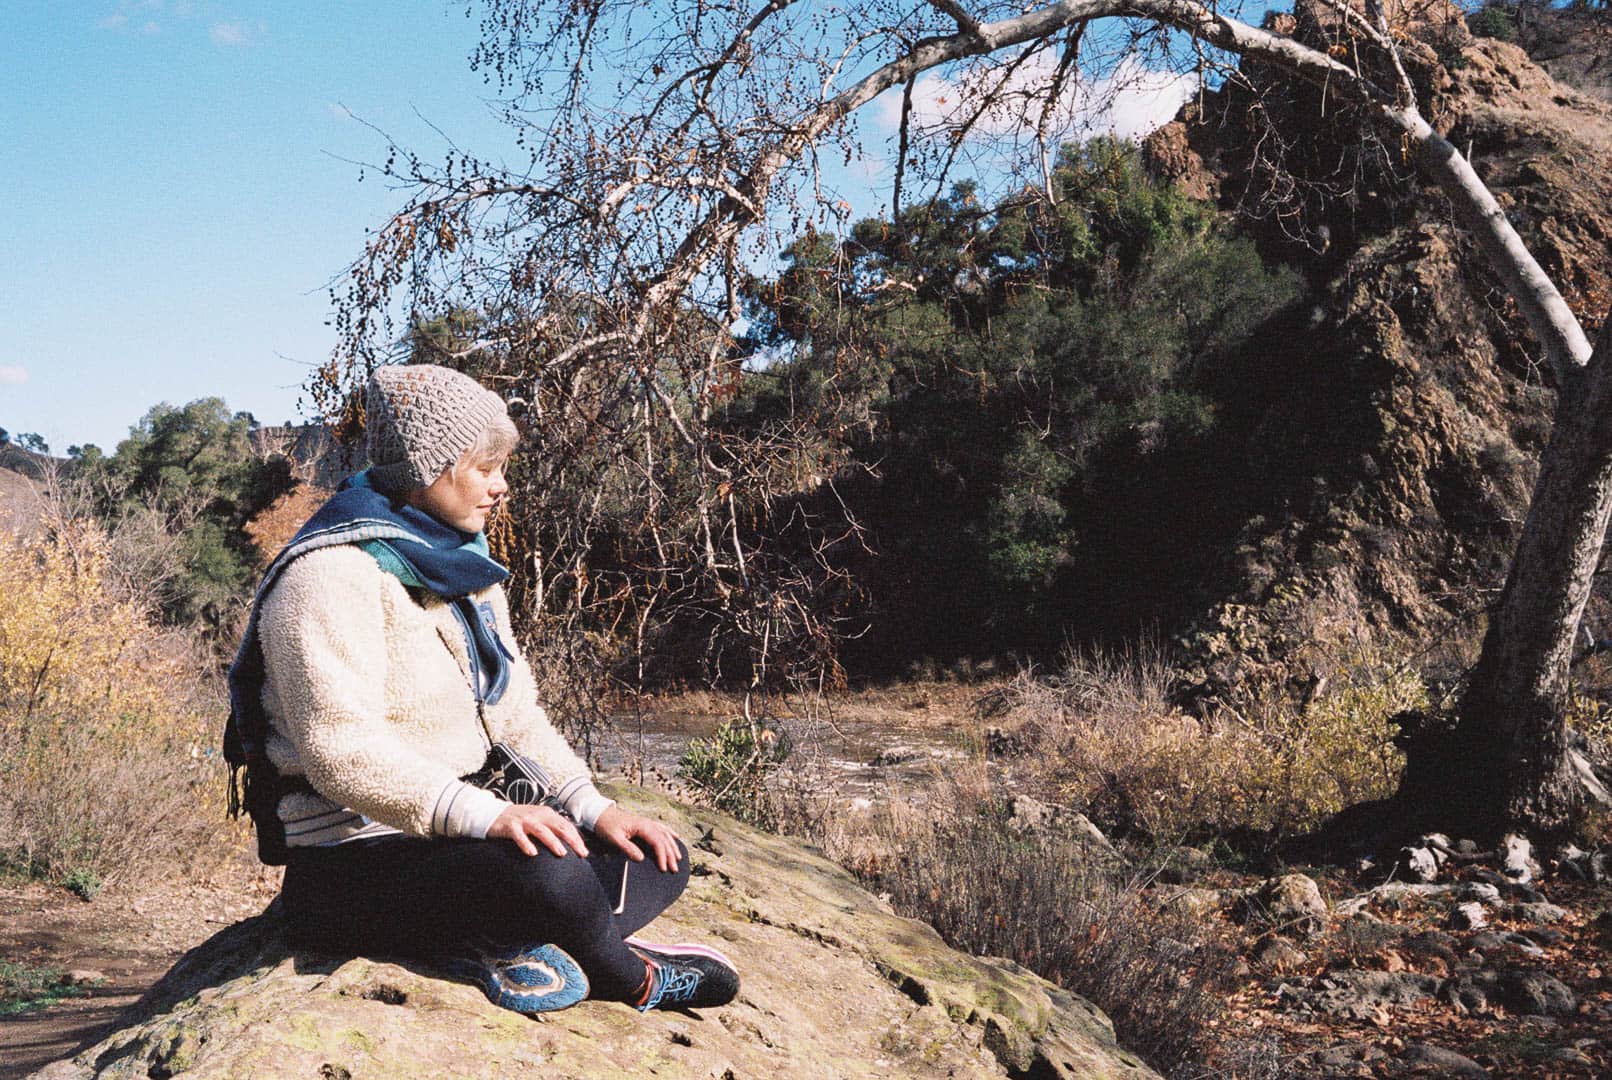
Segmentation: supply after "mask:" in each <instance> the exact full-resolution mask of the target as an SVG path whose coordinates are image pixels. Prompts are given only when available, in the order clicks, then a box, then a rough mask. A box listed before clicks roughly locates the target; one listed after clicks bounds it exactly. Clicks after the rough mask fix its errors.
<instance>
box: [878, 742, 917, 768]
mask: <svg viewBox="0 0 1612 1080" xmlns="http://www.w3.org/2000/svg"><path fill="white" fill-rule="evenodd" d="M922 756H923V751H921V750H918V749H915V748H914V747H911V746H887V747H885V748H884V749H883V750H880V751H879V752H878V753H877V754H874V755H873V760H871V761H869V762H868V764H869V765H870V766H872V767H874V768H888V767H889V766H891V765H905V764H907V763H908V762H911V761H916V760H917V759H918V758H920V757H922Z"/></svg>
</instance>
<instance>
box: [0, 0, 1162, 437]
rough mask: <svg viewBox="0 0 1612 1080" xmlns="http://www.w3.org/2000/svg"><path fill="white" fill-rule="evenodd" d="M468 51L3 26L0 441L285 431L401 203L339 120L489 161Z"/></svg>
mask: <svg viewBox="0 0 1612 1080" xmlns="http://www.w3.org/2000/svg"><path fill="white" fill-rule="evenodd" d="M477 29H478V27H477V22H476V19H475V18H474V17H470V18H467V17H466V15H465V4H464V3H454V4H447V3H443V2H441V0H392V2H380V0H341V2H337V3H311V2H300V0H299V2H287V0H278V2H268V0H261V2H260V0H56V2H48V0H6V2H5V3H4V4H0V34H3V35H4V40H5V42H6V45H7V49H6V53H7V56H6V62H5V64H4V65H0V132H3V133H4V145H5V148H6V168H4V169H3V170H0V247H3V250H4V252H5V256H6V257H5V258H4V259H0V301H3V304H4V311H5V313H6V316H7V318H8V321H9V324H10V325H9V327H8V331H9V332H8V333H6V334H4V335H3V336H0V427H4V428H6V429H8V430H9V431H11V432H12V433H13V434H16V433H20V432H24V431H34V432H38V433H39V434H41V435H43V436H44V438H45V439H46V440H47V441H48V442H49V443H50V445H51V447H52V449H53V450H54V451H55V452H56V453H58V454H60V453H63V452H65V451H66V449H67V447H68V446H69V445H73V444H82V443H87V442H93V443H96V444H98V445H100V446H101V447H102V448H103V449H106V450H111V449H112V448H114V447H115V446H116V445H117V443H118V441H119V440H120V439H122V438H123V437H124V436H125V435H126V434H127V433H128V429H129V426H130V425H131V424H133V423H135V422H136V421H137V420H138V419H139V418H140V417H141V416H142V415H143V414H144V413H145V411H146V410H147V409H148V408H149V407H150V406H151V405H153V404H155V403H157V402H159V401H168V402H172V403H174V404H182V403H184V402H187V401H190V400H193V399H195V398H198V397H204V396H210V395H217V396H221V397H223V398H224V399H225V400H226V401H227V402H228V403H229V405H230V407H231V408H233V409H238V410H246V411H249V412H251V413H252V414H253V415H255V416H256V417H257V418H258V419H259V420H260V421H262V422H264V423H278V422H281V421H284V420H287V419H293V418H297V417H298V416H299V413H298V399H299V397H300V396H301V392H300V384H301V383H302V381H303V379H304V378H305V377H306V375H307V372H308V369H309V367H310V366H311V365H314V364H317V363H319V362H321V361H322V360H324V359H325V358H326V357H327V356H328V355H329V353H330V350H331V348H332V346H333V345H334V344H335V336H334V334H333V332H332V331H331V329H330V328H329V327H328V326H327V325H325V324H326V321H327V320H328V318H329V316H330V311H329V299H328V294H327V291H326V284H327V282H328V281H329V280H330V279H331V278H332V277H333V276H335V275H337V274H339V273H340V272H341V271H342V269H343V268H344V267H345V266H346V265H347V263H348V262H349V261H350V260H352V259H353V258H354V257H355V256H357V255H358V254H359V253H360V252H361V250H362V248H363V244H364V230H365V228H366V227H373V226H376V225H378V224H379V223H381V222H382V221H383V220H384V219H385V217H386V214H387V213H388V212H389V211H390V210H392V209H394V208H395V207H396V206H397V205H398V204H399V202H400V201H401V198H402V196H401V195H400V194H399V193H398V192H396V191H391V190H388V188H387V187H386V186H385V185H384V183H383V182H382V181H381V180H379V179H378V178H377V177H376V176H375V175H374V174H373V173H372V174H370V175H369V177H368V178H367V179H365V180H364V181H363V182H362V183H360V182H359V180H358V175H359V170H358V167H357V166H356V165H354V164H352V161H354V160H368V161H377V160H380V159H383V158H384V156H385V149H384V143H383V141H382V140H381V138H380V137H379V136H378V135H377V134H376V133H375V132H374V131H371V130H370V129H368V128H366V127H365V126H364V125H363V124H360V123H358V122H356V121H355V120H354V119H353V114H356V115H357V116H359V117H362V118H363V119H364V120H366V121H368V122H370V123H372V124H374V125H376V126H377V127H379V128H381V129H383V130H385V131H386V132H388V133H389V134H391V135H392V136H394V137H395V138H397V139H398V141H399V142H400V143H401V144H402V145H405V146H411V147H413V148H416V149H418V150H421V151H424V152H425V153H426V154H427V156H431V155H433V154H434V153H435V152H437V151H439V150H440V149H441V148H442V142H441V139H440V137H439V136H437V135H436V134H434V133H433V132H432V130H431V126H430V124H435V125H437V126H439V127H441V128H442V129H444V130H445V131H447V132H448V133H450V134H451V135H452V136H453V137H454V138H455V140H456V141H458V142H459V143H460V144H461V145H464V146H465V147H467V148H470V149H473V150H475V151H476V152H478V153H480V154H482V155H483V156H491V155H496V153H497V151H498V149H500V148H502V147H504V146H506V145H507V140H505V139H504V138H503V136H502V134H501V130H500V128H499V126H498V124H497V123H496V121H495V120H494V118H493V117H492V115H491V111H490V109H489V107H488V105H487V99H488V98H489V96H490V94H489V91H488V89H487V87H486V86H485V85H484V84H483V82H482V80H481V77H480V76H479V75H477V74H476V73H474V72H472V71H471V70H470V68H469V64H468V62H467V60H466V58H467V56H468V54H469V52H470V50H471V48H472V47H473V45H474V43H475V40H476V33H477ZM947 93H948V90H947V87H946V86H945V85H944V84H943V82H941V81H939V80H936V81H933V82H931V83H930V84H929V86H928V88H927V91H923V90H922V89H921V93H920V107H922V106H923V105H924V99H926V98H927V99H928V100H931V101H932V100H937V99H938V100H945V97H946V95H947ZM1165 96H1166V98H1168V96H1169V95H1168V93H1167V94H1166V95H1165ZM883 104H884V103H882V102H881V103H877V104H876V105H875V109H874V111H873V113H872V114H870V123H872V124H874V125H876V126H877V127H886V126H890V125H893V122H894V113H893V112H892V110H890V109H881V106H882V105H883ZM1173 108H1174V106H1173V104H1171V103H1169V101H1167V100H1166V101H1165V103H1164V104H1163V105H1162V106H1161V105H1158V104H1144V105H1143V106H1141V107H1140V109H1139V110H1133V111H1137V112H1138V113H1139V114H1145V115H1148V116H1158V117H1161V118H1162V116H1165V115H1168V113H1169V112H1172V111H1173ZM427 121H429V122H430V124H428V123H427ZM830 156H831V157H832V156H833V155H830ZM887 173H888V169H887V167H884V166H883V165H882V162H881V161H879V160H877V159H874V160H871V161H867V162H860V163H857V165H856V166H855V167H854V168H853V171H852V172H851V173H848V174H846V175H845V176H844V177H842V178H841V183H843V184H846V185H850V186H853V187H854V186H858V185H863V186H867V185H868V182H869V181H872V182H873V183H874V184H877V183H878V181H879V180H880V179H881V176H882V175H883V174H887ZM858 194H861V195H862V198H857V197H855V196H856V195H858ZM849 197H851V198H852V201H853V202H854V203H856V204H857V205H856V209H857V212H858V213H863V212H868V211H871V210H872V209H873V207H874V205H875V203H874V202H873V201H872V200H873V198H874V196H873V192H872V189H871V187H870V186H869V187H868V188H867V190H866V191H865V192H855V193H851V194H850V196H849ZM881 197H887V196H881ZM864 198H866V199H867V200H868V201H867V202H865V203H864V202H863V199H864Z"/></svg>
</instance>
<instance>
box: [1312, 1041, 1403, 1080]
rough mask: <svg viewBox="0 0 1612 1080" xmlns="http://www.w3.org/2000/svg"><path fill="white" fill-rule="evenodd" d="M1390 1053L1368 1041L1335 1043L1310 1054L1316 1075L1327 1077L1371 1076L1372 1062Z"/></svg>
mask: <svg viewBox="0 0 1612 1080" xmlns="http://www.w3.org/2000/svg"><path fill="white" fill-rule="evenodd" d="M1387 1056H1388V1055H1387V1054H1386V1053H1384V1052H1383V1051H1382V1049H1380V1048H1379V1047H1376V1046H1373V1045H1372V1044H1370V1043H1366V1042H1342V1043H1335V1044H1334V1045H1332V1046H1329V1047H1327V1048H1326V1049H1324V1050H1317V1051H1315V1052H1314V1053H1312V1054H1311V1055H1310V1062H1311V1063H1312V1067H1313V1068H1314V1070H1315V1075H1317V1076H1325V1077H1357V1076H1370V1075H1371V1067H1370V1066H1371V1064H1372V1063H1373V1062H1376V1061H1381V1060H1383V1059H1384V1058H1386V1057H1387Z"/></svg>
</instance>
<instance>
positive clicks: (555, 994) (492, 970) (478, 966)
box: [447, 945, 588, 1013]
mask: <svg viewBox="0 0 1612 1080" xmlns="http://www.w3.org/2000/svg"><path fill="white" fill-rule="evenodd" d="M447 966H448V968H449V970H450V971H452V972H453V973H454V974H456V975H460V976H462V977H464V978H466V979H468V980H469V981H470V982H472V983H475V984H476V985H477V986H480V987H481V988H482V990H483V991H484V992H485V993H486V995H487V998H488V1000H490V1001H491V1002H492V1003H493V1004H494V1005H499V1006H502V1007H503V1008H505V1009H509V1010H510V1011H511V1012H518V1013H542V1012H553V1011H555V1010H556V1009H569V1008H570V1007H571V1006H573V1005H575V1004H576V1003H577V1002H579V1001H581V1000H582V999H583V998H585V997H587V996H588V977H587V976H586V975H584V974H583V973H582V969H581V968H580V967H578V966H577V962H576V961H575V960H573V959H571V955H570V954H569V953H567V952H566V951H565V950H564V949H562V948H560V947H559V946H558V945H538V946H536V947H534V948H529V949H518V948H517V949H507V950H503V951H498V952H494V953H492V954H491V955H488V954H481V955H478V956H474V957H468V958H467V957H459V958H455V959H453V960H450V961H449V962H448V965H447Z"/></svg>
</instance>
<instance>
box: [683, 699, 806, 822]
mask: <svg viewBox="0 0 1612 1080" xmlns="http://www.w3.org/2000/svg"><path fill="white" fill-rule="evenodd" d="M789 751H790V744H789V737H788V736H787V735H786V734H785V733H784V732H783V731H782V730H780V729H779V728H778V727H776V726H773V725H769V724H764V723H761V722H752V721H748V720H744V719H736V720H728V721H725V722H724V723H722V724H721V725H720V726H719V727H718V728H717V729H716V730H715V731H714V732H712V733H711V734H710V735H709V736H708V737H706V738H702V739H694V740H692V741H691V742H690V743H689V745H688V749H686V750H685V751H684V752H683V756H682V757H681V758H680V759H679V760H678V772H679V775H681V776H682V778H683V779H684V780H685V781H687V782H688V784H689V785H690V786H691V787H692V788H693V789H694V791H695V793H696V794H697V795H698V796H699V797H700V798H702V799H703V800H704V801H706V802H707V803H709V804H710V805H712V806H714V807H716V808H717V809H718V810H721V811H723V812H725V813H729V814H732V815H733V816H734V817H736V818H739V819H740V820H741V821H748V822H751V823H753V824H758V825H770V824H772V823H773V812H772V809H771V806H770V802H769V799H768V797H767V792H766V780H767V776H768V774H769V773H770V772H772V770H773V769H775V768H777V766H778V765H780V764H781V763H782V762H783V761H784V759H786V758H787V757H789Z"/></svg>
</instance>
